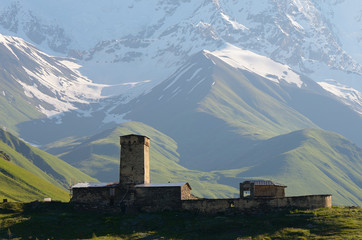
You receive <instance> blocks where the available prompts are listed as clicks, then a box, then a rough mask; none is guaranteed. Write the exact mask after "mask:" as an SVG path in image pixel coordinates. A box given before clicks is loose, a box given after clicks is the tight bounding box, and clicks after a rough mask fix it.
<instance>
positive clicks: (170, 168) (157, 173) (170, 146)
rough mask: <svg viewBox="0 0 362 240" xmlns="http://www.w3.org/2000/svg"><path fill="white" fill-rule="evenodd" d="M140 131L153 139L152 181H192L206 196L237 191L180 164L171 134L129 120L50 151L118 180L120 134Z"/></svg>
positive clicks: (103, 177)
mask: <svg viewBox="0 0 362 240" xmlns="http://www.w3.org/2000/svg"><path fill="white" fill-rule="evenodd" d="M131 133H135V134H141V135H146V136H148V137H150V138H151V146H150V169H151V173H150V174H151V181H152V182H154V183H157V182H184V181H186V182H189V183H190V184H191V187H192V189H193V190H192V192H193V194H195V195H198V196H204V197H211V198H215V197H230V196H234V195H235V194H237V193H238V189H236V188H237V187H238V185H235V186H227V185H221V184H217V176H216V175H215V174H212V173H207V172H201V171H195V170H189V169H187V168H184V167H182V166H181V165H179V164H178V161H179V160H178V158H179V154H178V153H177V143H176V142H175V141H174V140H173V139H171V138H170V137H168V136H166V135H164V134H163V133H161V132H159V131H157V130H156V129H154V128H151V127H149V126H147V125H145V124H143V123H139V122H128V123H124V124H121V126H119V127H117V128H114V129H111V130H109V131H105V132H103V133H101V134H98V135H95V136H93V137H89V138H83V139H77V140H73V141H64V142H58V143H56V144H52V145H49V146H47V149H46V150H47V151H49V152H51V153H53V154H58V157H60V158H61V159H63V160H65V161H66V162H68V163H70V164H72V165H73V166H75V167H77V168H79V169H80V170H82V171H83V172H85V173H87V174H89V175H90V176H93V177H95V178H97V179H100V180H101V181H106V182H115V181H118V179H119V175H118V174H119V157H120V156H119V152H120V145H119V136H121V135H127V134H131Z"/></svg>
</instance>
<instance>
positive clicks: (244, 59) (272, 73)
mask: <svg viewBox="0 0 362 240" xmlns="http://www.w3.org/2000/svg"><path fill="white" fill-rule="evenodd" d="M205 53H206V56H207V54H211V55H213V56H215V57H218V58H219V59H221V60H222V61H224V62H226V63H227V64H229V65H230V66H232V67H234V68H239V69H243V70H246V71H249V72H252V73H256V74H258V75H260V76H262V77H264V78H266V79H269V80H270V81H272V82H276V83H280V82H282V81H284V82H287V83H289V84H295V85H296V86H297V87H299V88H300V87H302V85H303V81H302V80H301V79H300V76H299V75H298V74H297V73H295V72H294V71H293V70H291V68H290V67H289V66H287V65H285V64H281V63H278V62H276V61H273V60H271V59H270V58H267V57H265V56H261V55H258V54H256V53H253V52H251V51H248V50H243V49H241V48H238V47H235V46H233V45H231V44H228V45H227V46H226V47H225V48H224V49H222V50H218V51H213V52H210V51H207V50H205Z"/></svg>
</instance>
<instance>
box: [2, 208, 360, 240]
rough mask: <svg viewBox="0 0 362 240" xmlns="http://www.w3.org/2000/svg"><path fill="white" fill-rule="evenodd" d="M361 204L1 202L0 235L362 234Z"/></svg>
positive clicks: (253, 236)
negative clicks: (171, 206)
mask: <svg viewBox="0 0 362 240" xmlns="http://www.w3.org/2000/svg"><path fill="white" fill-rule="evenodd" d="M361 229H362V209H361V208H360V207H333V208H332V209H317V210H312V211H291V212H289V211H288V212H278V213H269V214H266V215H212V216H211V215H197V214H193V213H187V212H164V213H140V214H133V215H120V214H111V213H97V212H94V211H91V212H87V211H79V210H76V209H74V207H72V206H70V205H68V204H65V203H39V202H37V203H28V204H21V203H2V204H0V239H362V232H361Z"/></svg>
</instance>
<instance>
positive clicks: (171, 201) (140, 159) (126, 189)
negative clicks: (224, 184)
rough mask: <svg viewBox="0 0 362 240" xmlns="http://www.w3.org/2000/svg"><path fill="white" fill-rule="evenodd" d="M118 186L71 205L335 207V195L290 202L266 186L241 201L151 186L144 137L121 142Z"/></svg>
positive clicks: (75, 192) (243, 194)
mask: <svg viewBox="0 0 362 240" xmlns="http://www.w3.org/2000/svg"><path fill="white" fill-rule="evenodd" d="M120 144H121V158H120V176H119V182H115V183H78V184H76V185H74V186H72V188H71V191H72V198H71V202H73V203H77V204H82V205H88V206H92V207H96V208H102V207H108V208H109V207H110V208H112V209H114V210H117V209H119V210H121V211H129V210H136V211H163V210H187V211H194V212H204V213H218V212H225V211H230V210H232V211H237V212H240V211H250V210H256V211H259V210H263V211H264V210H277V209H287V208H320V207H331V204H332V202H331V195H309V196H298V197H285V191H284V189H285V188H286V186H283V185H281V184H277V183H274V182H272V181H265V180H249V181H244V182H242V183H240V198H229V199H204V198H197V197H195V196H193V195H192V194H191V186H190V185H189V184H188V183H187V182H181V183H151V180H150V163H149V148H150V139H149V138H148V137H146V136H141V135H134V134H131V135H126V136H121V137H120Z"/></svg>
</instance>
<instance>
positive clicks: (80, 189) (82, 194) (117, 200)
mask: <svg viewBox="0 0 362 240" xmlns="http://www.w3.org/2000/svg"><path fill="white" fill-rule="evenodd" d="M120 144H121V159H120V171H119V172H120V176H119V182H117V183H78V184H76V185H74V186H72V188H71V190H72V199H71V202H75V203H80V204H89V205H95V206H99V207H102V206H103V207H106V206H115V207H116V206H119V207H121V208H123V209H130V208H133V209H139V210H151V209H157V210H166V209H169V210H171V209H181V201H182V200H186V199H196V197H195V196H193V195H192V194H191V187H190V185H189V184H188V183H187V182H182V183H151V181H150V164H149V147H150V139H149V138H148V137H146V136H140V135H133V134H132V135H126V136H121V137H120Z"/></svg>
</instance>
